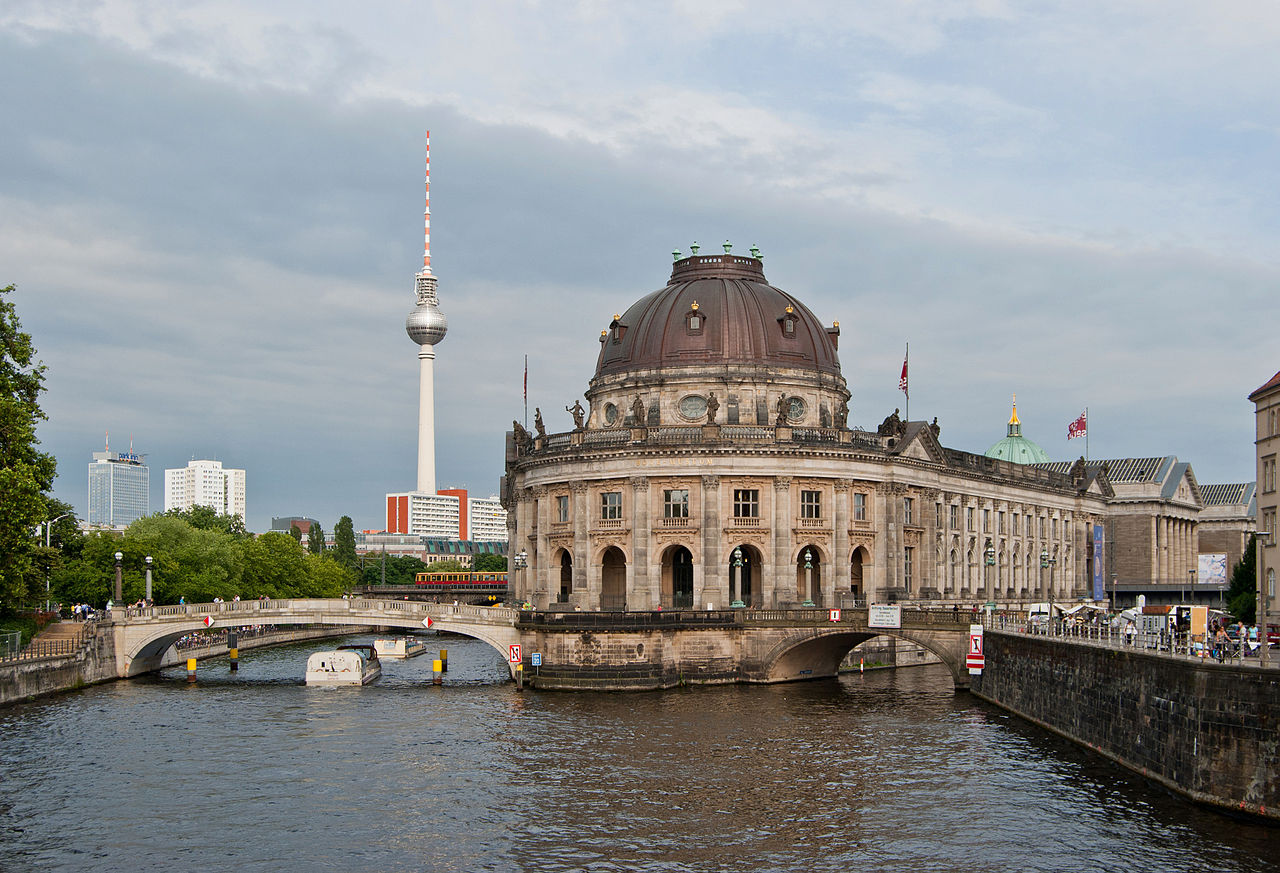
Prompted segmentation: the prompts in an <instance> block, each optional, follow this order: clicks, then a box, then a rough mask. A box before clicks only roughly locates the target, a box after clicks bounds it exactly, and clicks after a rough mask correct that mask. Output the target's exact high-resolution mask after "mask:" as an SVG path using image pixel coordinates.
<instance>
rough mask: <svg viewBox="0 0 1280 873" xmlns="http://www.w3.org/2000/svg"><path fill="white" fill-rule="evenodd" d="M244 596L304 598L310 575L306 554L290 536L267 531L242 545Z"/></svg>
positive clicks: (307, 593)
mask: <svg viewBox="0 0 1280 873" xmlns="http://www.w3.org/2000/svg"><path fill="white" fill-rule="evenodd" d="M244 557H245V562H244V592H243V596H245V597H262V596H263V595H265V596H267V597H270V598H277V597H304V596H307V595H309V594H310V593H311V592H310V588H311V585H310V581H311V574H310V572H309V569H308V567H307V562H306V559H305V557H306V553H305V552H303V551H302V545H301V544H300V543H298V541H297V540H295V539H294V538H293V537H291V536H289V535H288V534H286V533H281V532H280V531H269V532H267V533H264V534H263V535H262V536H260V537H257V538H256V539H253V540H249V541H248V542H246V543H245V544H244Z"/></svg>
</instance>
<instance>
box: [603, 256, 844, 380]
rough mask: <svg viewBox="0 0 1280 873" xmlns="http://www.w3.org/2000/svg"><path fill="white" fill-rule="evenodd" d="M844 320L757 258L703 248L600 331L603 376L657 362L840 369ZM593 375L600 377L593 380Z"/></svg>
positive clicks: (835, 371)
mask: <svg viewBox="0 0 1280 873" xmlns="http://www.w3.org/2000/svg"><path fill="white" fill-rule="evenodd" d="M838 335H839V328H837V327H834V326H833V327H830V328H827V327H823V326H822V324H821V323H820V322H819V321H818V319H817V318H815V317H814V315H813V313H812V312H810V311H809V309H808V307H806V306H805V305H804V304H803V303H801V302H800V301H799V300H797V299H796V298H795V297H792V296H791V295H790V294H788V293H787V292H785V291H782V290H781V289H778V288H775V287H773V286H772V285H770V284H769V283H768V281H767V280H766V279H765V277H764V265H763V264H762V263H761V262H760V260H759V259H758V258H754V257H743V256H741V255H729V254H725V255H697V256H694V257H688V258H683V259H681V260H678V261H676V262H675V264H673V265H672V269H671V279H670V280H669V281H668V282H667V286H666V287H665V288H661V289H659V290H657V291H654V292H653V293H652V294H649V295H646V296H645V297H642V298H641V299H640V300H638V301H637V302H636V303H634V304H632V306H631V308H629V309H628V310H627V311H626V313H625V314H623V315H621V316H620V317H618V318H616V319H614V321H613V323H612V324H610V326H609V330H608V332H607V333H605V334H604V335H603V336H602V337H601V345H602V348H601V350H600V359H599V362H598V363H597V365H596V379H599V378H600V377H601V376H610V375H614V374H621V373H626V372H629V371H634V370H647V369H652V368H665V367H685V366H691V365H708V364H710V365H717V364H745V365H762V364H763V365H771V366H781V367H791V368H799V369H813V370H818V371H821V372H824V373H830V374H832V375H835V376H839V375H840V362H839V360H838V358H837V357H836V337H837V336H838ZM593 381H594V380H593Z"/></svg>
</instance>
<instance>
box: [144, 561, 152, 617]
mask: <svg viewBox="0 0 1280 873" xmlns="http://www.w3.org/2000/svg"><path fill="white" fill-rule="evenodd" d="M143 560H144V561H145V562H146V565H147V606H150V605H151V556H150V555H147V556H146V557H145V558H143Z"/></svg>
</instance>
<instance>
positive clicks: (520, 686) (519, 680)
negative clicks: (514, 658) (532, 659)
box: [516, 662, 524, 691]
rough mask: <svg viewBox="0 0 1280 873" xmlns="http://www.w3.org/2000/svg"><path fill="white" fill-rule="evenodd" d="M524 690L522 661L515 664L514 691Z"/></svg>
mask: <svg viewBox="0 0 1280 873" xmlns="http://www.w3.org/2000/svg"><path fill="white" fill-rule="evenodd" d="M523 690H524V663H523V662H522V663H519V664H516V691H523Z"/></svg>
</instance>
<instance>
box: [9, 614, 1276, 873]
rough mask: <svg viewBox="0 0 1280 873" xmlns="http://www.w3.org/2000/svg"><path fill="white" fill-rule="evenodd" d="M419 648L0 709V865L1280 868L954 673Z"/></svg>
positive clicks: (1247, 833) (217, 673)
mask: <svg viewBox="0 0 1280 873" xmlns="http://www.w3.org/2000/svg"><path fill="white" fill-rule="evenodd" d="M356 639H358V640H360V641H367V640H369V639H371V638H369V637H361V638H356ZM428 641H429V643H430V645H431V646H432V647H433V649H434V648H435V647H438V646H439V645H444V646H447V647H448V649H449V668H450V671H449V673H448V674H447V679H446V684H445V685H444V686H443V687H434V686H432V685H431V656H423V657H419V658H416V659H413V660H411V661H407V662H397V661H388V662H384V664H383V676H382V678H381V679H380V680H378V682H377V683H376V684H373V685H369V686H365V687H363V688H307V687H305V686H304V685H303V684H302V682H301V679H302V674H303V672H304V670H305V664H306V658H307V655H308V654H309V653H310V652H311V651H313V650H316V649H319V648H324V647H327V646H328V645H330V643H315V642H312V643H307V644H302V645H297V646H289V647H282V648H278V649H271V650H266V651H261V652H247V653H245V655H244V656H243V658H242V661H241V666H240V671H239V673H237V674H234V675H233V674H231V673H230V672H229V670H228V666H227V662H226V661H225V660H215V661H210V662H206V663H203V664H202V665H201V666H200V671H199V679H198V681H197V682H196V683H194V684H188V683H187V681H186V674H185V670H183V669H174V670H169V671H165V672H164V673H162V674H159V675H157V676H152V677H143V678H139V679H134V680H130V681H127V682H115V683H109V684H106V685H100V686H96V687H93V688H88V689H85V690H83V691H78V692H73V693H68V694H64V695H59V696H56V697H52V698H47V699H44V700H40V701H36V702H33V703H25V704H19V705H16V706H10V707H6V708H0V870H3V871H10V870H14V871H17V870H32V869H55V870H56V869H66V870H77V871H118V870H139V871H144V870H176V871H213V870H226V871H233V873H248V871H293V870H326V871H327V870H333V871H345V873H356V871H435V870H441V871H454V870H457V871H472V870H529V871H569V870H590V871H620V870H645V871H650V870H651V871H669V870H674V871H768V870H786V871H791V870H796V871H824V870H841V871H843V870H851V869H860V870H909V871H935V870H936V871H986V870H990V871H1016V873H1027V871H1077V870H1091V871H1110V870H1115V871H1123V873H1135V871H1143V870H1160V871H1183V870H1186V871H1206V870H1212V871H1215V873H1219V871H1244V870H1250V871H1254V870H1268V871H1280V832H1278V831H1276V830H1275V829H1271V828H1266V827H1262V826H1260V825H1254V824H1249V823H1245V822H1239V821H1235V820H1232V819H1230V818H1226V817H1223V816H1220V815H1217V814H1215V813H1213V812H1209V811H1207V810H1204V809H1201V808H1198V807H1196V806H1194V805H1192V804H1190V803H1187V802H1185V801H1183V800H1181V799H1179V798H1176V797H1173V796H1170V795H1168V794H1166V793H1165V792H1163V791H1162V790H1160V789H1159V788H1157V787H1154V786H1152V785H1150V784H1148V783H1146V782H1145V781H1144V780H1142V779H1140V778H1138V777H1136V776H1134V775H1132V774H1129V773H1128V772H1126V771H1124V770H1122V769H1120V768H1118V767H1116V766H1114V765H1112V764H1110V763H1108V762H1106V761H1103V760H1101V759H1099V758H1096V757H1094V756H1091V755H1089V754H1087V753H1085V752H1083V751H1081V750H1079V749H1077V748H1075V747H1074V746H1072V745H1070V744H1069V743H1066V742H1065V741H1063V740H1060V739H1058V738H1057V737H1054V736H1053V735H1050V734H1047V733H1045V732H1043V731H1041V730H1039V729H1037V728H1035V727H1033V726H1031V725H1028V724H1026V723H1024V722H1021V721H1020V720H1018V719H1016V718H1014V717H1012V716H1009V715H1007V714H1005V713H1003V712H1002V711H1000V710H998V709H996V708H994V707H991V706H988V705H987V704H985V703H983V702H981V701H979V700H976V699H974V698H973V697H971V696H969V695H966V694H961V695H957V694H955V693H953V691H952V689H951V681H950V678H949V676H948V674H947V673H946V671H945V670H944V669H943V668H940V667H915V668H910V669H902V670H897V671H877V672H869V673H866V674H865V675H859V674H853V675H849V676H846V677H844V678H842V679H839V680H829V681H820V682H812V683H803V684H794V685H776V686H768V687H714V688H697V689H688V690H677V691H667V692H656V693H638V694H579V693H563V692H561V693H556V692H537V691H531V690H525V691H523V692H519V691H516V690H515V687H514V685H512V684H510V683H509V682H507V681H506V676H507V672H506V666H505V665H504V664H503V662H502V661H501V659H500V656H499V655H498V654H497V653H496V652H495V651H494V650H493V649H492V648H490V647H489V646H487V645H485V644H483V643H479V642H476V641H472V640H466V639H461V638H448V639H432V638H429V640H428Z"/></svg>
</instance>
